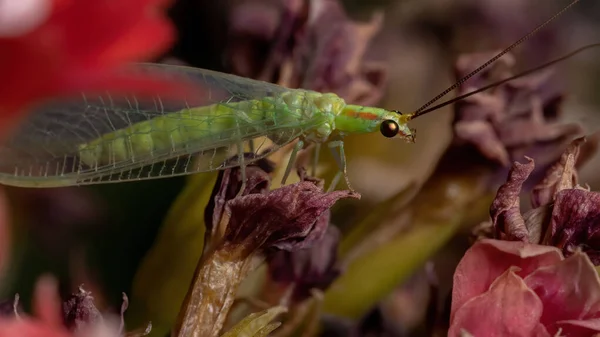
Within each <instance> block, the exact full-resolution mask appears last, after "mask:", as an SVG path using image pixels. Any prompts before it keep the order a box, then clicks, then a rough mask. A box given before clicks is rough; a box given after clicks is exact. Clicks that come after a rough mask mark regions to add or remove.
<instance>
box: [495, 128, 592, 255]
mask: <svg viewBox="0 0 600 337" xmlns="http://www.w3.org/2000/svg"><path fill="white" fill-rule="evenodd" d="M593 143H594V141H592V144H593ZM585 144H588V143H585ZM585 144H584V138H579V139H576V140H575V141H573V143H572V144H571V145H570V146H569V147H568V148H567V150H566V151H565V152H564V153H563V155H562V157H561V159H560V161H558V162H557V163H556V164H555V165H554V166H552V167H551V168H550V169H549V170H548V171H547V172H546V176H545V177H544V179H542V181H541V182H540V183H539V184H538V185H536V186H535V187H534V189H533V191H532V205H533V207H534V208H533V209H531V210H529V211H527V212H525V213H524V214H522V213H521V209H520V193H521V188H522V185H523V183H524V182H525V180H527V179H528V177H529V175H530V173H531V172H532V171H533V169H534V166H535V164H534V161H533V160H532V159H531V158H528V162H527V163H526V164H520V163H515V164H514V166H513V168H512V169H511V172H510V174H509V177H508V181H507V182H506V183H505V184H504V185H502V186H501V187H500V189H499V190H498V193H497V195H496V198H495V200H494V202H493V204H492V206H491V208H490V214H491V216H492V225H493V226H494V228H495V233H496V237H497V238H502V239H506V240H520V241H525V242H530V243H537V244H544V245H552V246H556V247H558V248H560V249H561V250H562V252H563V254H565V256H570V255H571V254H573V253H574V252H575V251H576V250H577V249H578V248H581V249H582V250H583V251H584V252H585V253H587V254H588V255H589V257H590V259H591V260H592V262H593V263H594V264H600V245H599V242H598V229H599V228H600V226H599V225H600V223H599V222H598V218H599V215H600V193H597V192H592V191H589V190H588V189H585V188H582V187H580V186H579V185H577V172H576V169H575V165H576V164H577V163H578V157H579V153H580V151H581V148H582V147H584V145H585ZM579 164H581V161H579Z"/></svg>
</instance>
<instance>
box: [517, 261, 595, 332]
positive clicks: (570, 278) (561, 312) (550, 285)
mask: <svg viewBox="0 0 600 337" xmlns="http://www.w3.org/2000/svg"><path fill="white" fill-rule="evenodd" d="M525 283H526V284H527V285H528V286H529V288H531V289H532V290H533V291H535V293H536V294H537V295H538V296H539V297H540V299H541V301H542V302H543V303H544V313H543V315H542V319H541V322H542V323H543V324H544V325H546V326H548V327H550V326H553V325H554V323H555V322H558V321H566V320H582V319H586V318H591V317H593V316H594V315H595V314H597V312H598V310H599V309H600V278H599V277H598V274H597V273H596V270H595V269H594V265H593V264H592V262H591V261H590V259H589V258H588V257H587V255H586V254H584V253H579V252H577V253H575V254H574V255H573V256H571V257H569V258H567V259H565V260H564V261H562V262H559V263H557V264H556V265H552V266H547V267H542V268H540V269H538V270H536V271H534V272H533V273H531V274H529V275H528V276H527V277H525ZM555 330H557V329H555ZM597 332H600V329H599V330H597Z"/></svg>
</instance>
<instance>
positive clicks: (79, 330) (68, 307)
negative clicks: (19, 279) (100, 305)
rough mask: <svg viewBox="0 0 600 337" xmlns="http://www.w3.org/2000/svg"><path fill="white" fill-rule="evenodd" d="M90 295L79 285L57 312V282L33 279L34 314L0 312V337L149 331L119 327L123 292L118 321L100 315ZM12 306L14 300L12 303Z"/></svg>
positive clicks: (105, 336) (110, 336)
mask: <svg viewBox="0 0 600 337" xmlns="http://www.w3.org/2000/svg"><path fill="white" fill-rule="evenodd" d="M90 295H91V294H90V293H89V292H86V291H85V290H83V289H82V288H79V293H77V294H74V295H73V296H72V297H71V298H70V299H68V300H66V301H65V302H64V303H63V304H62V307H63V315H61V311H60V304H61V303H60V298H59V296H58V291H57V283H56V281H55V280H54V279H53V278H51V277H42V278H41V279H40V280H38V282H37V285H36V289H35V294H34V303H33V307H34V313H35V314H36V316H35V317H28V316H22V315H18V316H15V315H10V316H1V315H0V337H13V336H14V337H37V336H39V337H118V336H123V337H141V336H145V335H147V334H148V333H149V332H150V330H149V329H150V328H151V326H148V327H147V328H146V329H144V330H143V331H133V332H129V333H125V332H124V331H123V330H124V323H123V313H124V312H125V310H126V309H127V306H128V300H127V296H125V294H123V305H122V306H121V322H120V324H118V323H117V321H116V320H115V319H113V317H111V316H109V317H107V318H104V317H102V315H101V314H100V312H99V311H98V309H96V306H95V305H94V301H93V297H91V296H90ZM16 306H17V303H16V300H15V302H14V304H13V307H16ZM13 310H17V309H16V308H15V309H13Z"/></svg>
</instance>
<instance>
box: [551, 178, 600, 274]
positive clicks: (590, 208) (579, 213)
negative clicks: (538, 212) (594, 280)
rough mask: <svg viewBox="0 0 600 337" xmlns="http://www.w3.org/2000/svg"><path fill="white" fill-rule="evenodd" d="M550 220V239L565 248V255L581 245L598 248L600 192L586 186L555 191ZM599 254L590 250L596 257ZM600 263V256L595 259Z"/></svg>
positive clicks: (595, 249) (586, 248) (588, 249)
mask: <svg viewBox="0 0 600 337" xmlns="http://www.w3.org/2000/svg"><path fill="white" fill-rule="evenodd" d="M555 199H556V201H555V203H554V208H553V211H552V219H551V221H550V231H551V232H550V236H551V239H550V242H549V244H552V245H554V246H556V247H558V248H560V249H562V250H563V253H564V254H565V256H568V255H571V254H573V253H574V252H575V251H576V249H577V248H578V247H581V248H583V249H584V251H590V252H597V251H598V250H599V249H600V246H598V245H596V243H597V242H598V240H599V239H598V228H600V193H598V192H591V191H587V190H583V189H565V190H562V191H560V192H558V193H557V194H556V198H555ZM596 256H597V254H590V257H596ZM592 262H593V263H594V264H598V263H600V261H598V260H593V261H592Z"/></svg>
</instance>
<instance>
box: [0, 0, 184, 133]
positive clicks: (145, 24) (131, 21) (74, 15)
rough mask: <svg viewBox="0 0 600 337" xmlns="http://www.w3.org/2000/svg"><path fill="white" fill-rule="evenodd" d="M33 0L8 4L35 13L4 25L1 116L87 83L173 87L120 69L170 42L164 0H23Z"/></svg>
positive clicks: (0, 34)
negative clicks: (25, 23) (163, 9)
mask: <svg viewBox="0 0 600 337" xmlns="http://www.w3.org/2000/svg"><path fill="white" fill-rule="evenodd" d="M32 2H34V3H36V4H37V6H35V5H34V6H30V7H28V8H25V9H23V8H22V7H21V8H17V7H19V6H16V5H15V6H12V7H11V5H7V6H5V7H6V8H5V9H7V10H8V11H9V12H10V10H11V9H12V10H14V13H13V14H14V15H13V16H18V15H19V14H21V16H22V19H21V20H29V26H26V27H23V26H24V24H22V25H15V23H14V22H15V21H17V20H14V19H13V20H8V21H7V22H5V24H4V26H2V24H0V74H2V88H0V118H3V119H8V118H13V117H15V116H17V115H18V114H19V113H21V112H22V111H23V110H24V109H26V108H28V107H29V106H30V105H31V104H34V103H37V102H38V101H40V100H43V99H46V98H49V97H52V96H57V95H65V94H70V93H72V92H79V91H81V90H98V91H100V90H102V91H104V90H108V89H111V90H119V89H122V90H129V91H134V90H139V91H150V92H152V91H153V90H158V89H164V88H165V87H167V88H168V87H169V86H165V85H164V83H163V82H162V81H161V82H158V81H151V80H150V81H149V80H148V79H145V78H140V77H138V76H135V77H134V76H132V75H125V74H118V73H117V72H116V70H117V69H116V68H117V67H120V66H121V65H124V64H125V63H127V62H132V61H143V60H146V59H148V58H150V57H154V56H158V54H159V53H162V52H164V51H165V50H166V49H167V48H168V47H169V46H170V44H171V43H172V41H173V36H174V29H173V27H172V26H171V24H170V23H169V21H167V18H166V17H165V16H163V15H162V14H161V13H160V11H159V9H158V7H159V6H162V5H164V4H165V0H127V1H122V0H95V1H86V0H36V1H24V2H23V3H32ZM13 3H14V4H16V3H17V2H13ZM24 6H25V5H24ZM46 12H47V15H45V13H46ZM2 16H3V17H11V13H4V14H3V15H2ZM10 24H12V25H13V26H14V27H13V28H14V29H12V30H11V27H10V26H9V25H10ZM157 85H160V87H157ZM3 124H4V123H3ZM0 126H2V125H0Z"/></svg>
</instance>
